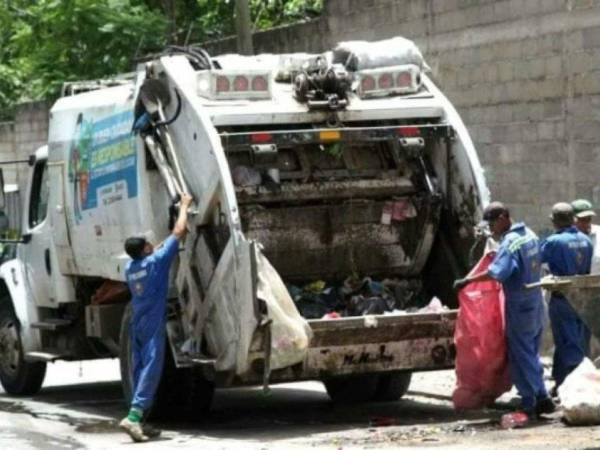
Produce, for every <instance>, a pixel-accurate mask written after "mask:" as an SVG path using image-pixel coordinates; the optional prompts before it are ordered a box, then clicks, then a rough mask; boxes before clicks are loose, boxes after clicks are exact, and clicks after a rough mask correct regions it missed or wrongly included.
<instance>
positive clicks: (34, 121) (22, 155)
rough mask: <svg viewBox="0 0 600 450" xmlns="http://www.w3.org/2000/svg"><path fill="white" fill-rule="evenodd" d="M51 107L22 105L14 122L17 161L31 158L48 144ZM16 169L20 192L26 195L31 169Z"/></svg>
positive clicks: (30, 104) (32, 103) (26, 167)
mask: <svg viewBox="0 0 600 450" xmlns="http://www.w3.org/2000/svg"><path fill="white" fill-rule="evenodd" d="M49 107H50V105H49V104H48V103H46V102H28V103H22V104H21V105H19V107H18V108H17V114H16V117H15V122H14V133H15V141H14V142H15V143H14V148H15V159H19V160H23V159H27V158H29V156H30V155H31V154H33V153H34V152H35V151H36V150H37V149H38V148H39V147H41V146H42V145H44V144H46V143H47V142H48V119H49ZM14 168H15V169H14V170H15V173H16V179H17V183H18V184H19V191H20V192H21V193H24V192H25V187H26V185H27V174H28V173H29V167H28V165H27V164H17V165H15V166H14ZM23 195H24V194H22V195H21V197H23Z"/></svg>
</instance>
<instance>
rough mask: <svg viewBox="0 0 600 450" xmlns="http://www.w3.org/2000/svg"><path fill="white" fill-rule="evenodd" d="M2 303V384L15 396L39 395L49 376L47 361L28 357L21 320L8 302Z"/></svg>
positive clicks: (0, 311) (0, 369) (0, 359)
mask: <svg viewBox="0 0 600 450" xmlns="http://www.w3.org/2000/svg"><path fill="white" fill-rule="evenodd" d="M0 305H1V306H0V383H2V387H4V390H5V391H6V392H7V393H8V394H11V395H33V394H37V393H38V392H39V390H40V389H41V387H42V383H43V382H44V377H45V376H46V363H44V362H28V361H26V360H25V354H24V352H23V346H22V345H21V334H20V328H21V327H20V326H19V320H18V319H17V317H16V316H15V313H14V311H13V310H12V307H10V306H9V305H8V304H7V303H6V302H1V303H0Z"/></svg>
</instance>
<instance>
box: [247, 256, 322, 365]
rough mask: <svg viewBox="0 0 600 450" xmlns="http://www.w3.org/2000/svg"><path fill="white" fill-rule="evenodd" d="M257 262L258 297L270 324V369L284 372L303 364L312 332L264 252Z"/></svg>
mask: <svg viewBox="0 0 600 450" xmlns="http://www.w3.org/2000/svg"><path fill="white" fill-rule="evenodd" d="M256 256H257V258H256V259H257V263H258V287H257V296H258V298H259V299H261V300H264V301H265V303H266V304H267V311H268V316H269V319H271V320H272V324H271V369H281V368H283V367H289V366H292V365H294V364H297V363H299V362H302V361H304V359H305V358H306V355H307V353H308V343H309V342H310V339H311V338H312V330H311V329H310V325H308V322H307V321H306V320H305V319H304V317H302V316H301V315H300V313H299V312H298V310H297V309H296V305H295V304H294V301H293V300H292V297H290V294H289V292H288V290H287V288H286V287H285V284H284V283H283V281H282V280H281V277H280V276H279V274H278V273H277V271H276V270H275V269H274V268H273V266H272V265H271V263H270V262H269V261H268V260H267V258H266V257H265V255H263V254H262V252H261V251H257V252H256Z"/></svg>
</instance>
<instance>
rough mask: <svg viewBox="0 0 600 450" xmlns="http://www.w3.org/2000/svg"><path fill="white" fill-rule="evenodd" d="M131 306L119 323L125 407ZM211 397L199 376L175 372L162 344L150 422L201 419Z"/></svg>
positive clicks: (128, 384) (210, 385)
mask: <svg viewBox="0 0 600 450" xmlns="http://www.w3.org/2000/svg"><path fill="white" fill-rule="evenodd" d="M130 322H131V304H129V305H128V306H127V308H126V309H125V313H124V314H123V319H122V321H121V335H120V338H119V343H120V354H119V359H120V366H121V386H122V388H123V396H124V398H125V401H126V403H127V405H128V406H129V405H130V403H131V398H132V397H133V387H132V385H133V373H132V367H131V358H132V356H131V334H130V329H129V324H130ZM213 394H214V385H213V383H211V382H209V381H207V380H205V379H204V378H203V377H202V376H201V374H199V373H197V372H195V371H194V370H192V369H187V368H186V369H178V368H177V367H175V362H174V361H173V356H172V354H171V348H170V346H169V343H168V342H167V343H166V348H165V365H164V367H163V372H162V375H161V380H160V384H159V385H158V389H157V391H156V396H155V399H154V404H153V406H152V409H151V411H150V412H149V414H150V416H151V417H153V418H162V419H165V418H172V417H176V416H178V415H182V414H185V415H186V419H190V418H193V417H194V416H197V415H202V413H206V412H207V411H208V410H209V409H210V405H211V403H212V398H213Z"/></svg>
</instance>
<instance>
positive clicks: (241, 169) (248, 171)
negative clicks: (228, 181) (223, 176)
mask: <svg viewBox="0 0 600 450" xmlns="http://www.w3.org/2000/svg"><path fill="white" fill-rule="evenodd" d="M231 178H232V179H233V184H235V185H236V186H240V187H248V186H259V185H260V184H261V183H262V176H261V174H260V172H259V171H258V170H256V169H254V168H252V167H247V166H236V167H234V168H233V170H232V171H231Z"/></svg>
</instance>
